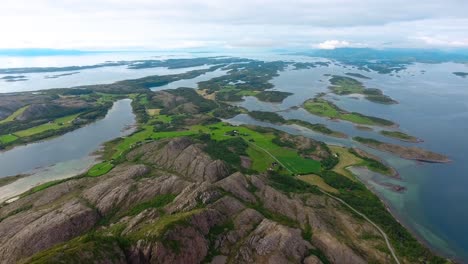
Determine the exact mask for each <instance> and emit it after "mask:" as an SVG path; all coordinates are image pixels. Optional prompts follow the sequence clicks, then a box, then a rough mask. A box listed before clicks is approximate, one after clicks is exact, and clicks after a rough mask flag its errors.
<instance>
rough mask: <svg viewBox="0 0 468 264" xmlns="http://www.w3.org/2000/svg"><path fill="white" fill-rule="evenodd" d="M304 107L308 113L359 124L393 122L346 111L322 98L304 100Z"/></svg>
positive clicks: (388, 123) (375, 124)
mask: <svg viewBox="0 0 468 264" xmlns="http://www.w3.org/2000/svg"><path fill="white" fill-rule="evenodd" d="M304 108H305V109H306V110H307V111H308V112H309V113H311V114H314V115H318V116H323V117H328V118H333V119H341V120H345V121H349V122H352V123H355V124H359V125H371V126H380V125H384V126H388V125H392V124H393V122H391V121H388V120H383V119H381V120H379V118H373V117H367V116H364V115H361V114H358V113H350V112H346V111H344V110H342V109H340V108H338V107H337V106H336V105H334V104H333V103H331V102H329V101H327V100H324V99H309V100H307V101H305V102H304Z"/></svg>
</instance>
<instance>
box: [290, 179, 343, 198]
mask: <svg viewBox="0 0 468 264" xmlns="http://www.w3.org/2000/svg"><path fill="white" fill-rule="evenodd" d="M297 178H298V179H299V180H301V181H304V182H307V183H308V184H312V185H315V186H318V187H319V188H320V189H322V190H324V191H327V192H330V193H334V194H337V193H339V191H338V190H337V189H335V188H333V187H331V186H330V185H328V184H327V183H325V181H324V180H323V178H322V177H320V176H318V175H314V174H309V175H300V176H297Z"/></svg>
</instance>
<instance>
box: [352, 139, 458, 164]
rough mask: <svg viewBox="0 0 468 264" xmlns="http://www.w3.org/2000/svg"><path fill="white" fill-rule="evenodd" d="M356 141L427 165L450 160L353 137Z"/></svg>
mask: <svg viewBox="0 0 468 264" xmlns="http://www.w3.org/2000/svg"><path fill="white" fill-rule="evenodd" d="M353 140H354V141H357V142H359V143H361V144H363V145H366V146H368V147H370V148H374V149H377V150H380V151H385V152H389V153H392V154H395V155H398V156H400V157H401V158H404V159H410V160H417V161H422V162H428V163H448V162H450V159H449V158H448V157H447V156H445V155H442V154H439V153H435V152H431V151H428V150H425V149H421V148H417V147H404V146H399V145H395V144H390V143H385V142H381V141H378V140H375V139H372V138H363V137H354V138H353Z"/></svg>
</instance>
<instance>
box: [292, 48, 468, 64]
mask: <svg viewBox="0 0 468 264" xmlns="http://www.w3.org/2000/svg"><path fill="white" fill-rule="evenodd" d="M295 54H298V55H307V56H313V57H324V58H330V59H336V60H341V61H364V60H380V61H382V60H388V61H397V62H427V63H438V62H448V61H454V62H468V50H463V49H458V50H447V51H445V50H437V49H371V48H338V49H332V50H323V49H321V50H310V51H305V52H299V53H295Z"/></svg>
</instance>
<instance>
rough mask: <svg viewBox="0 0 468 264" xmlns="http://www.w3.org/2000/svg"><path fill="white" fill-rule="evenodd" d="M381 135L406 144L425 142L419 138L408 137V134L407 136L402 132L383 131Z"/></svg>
mask: <svg viewBox="0 0 468 264" xmlns="http://www.w3.org/2000/svg"><path fill="white" fill-rule="evenodd" d="M379 133H380V134H381V135H383V136H386V137H390V138H395V139H398V140H401V141H405V142H411V143H419V142H422V141H423V140H422V139H419V138H417V137H414V136H411V135H408V134H406V133H404V132H400V131H388V130H382V131H380V132H379Z"/></svg>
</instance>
